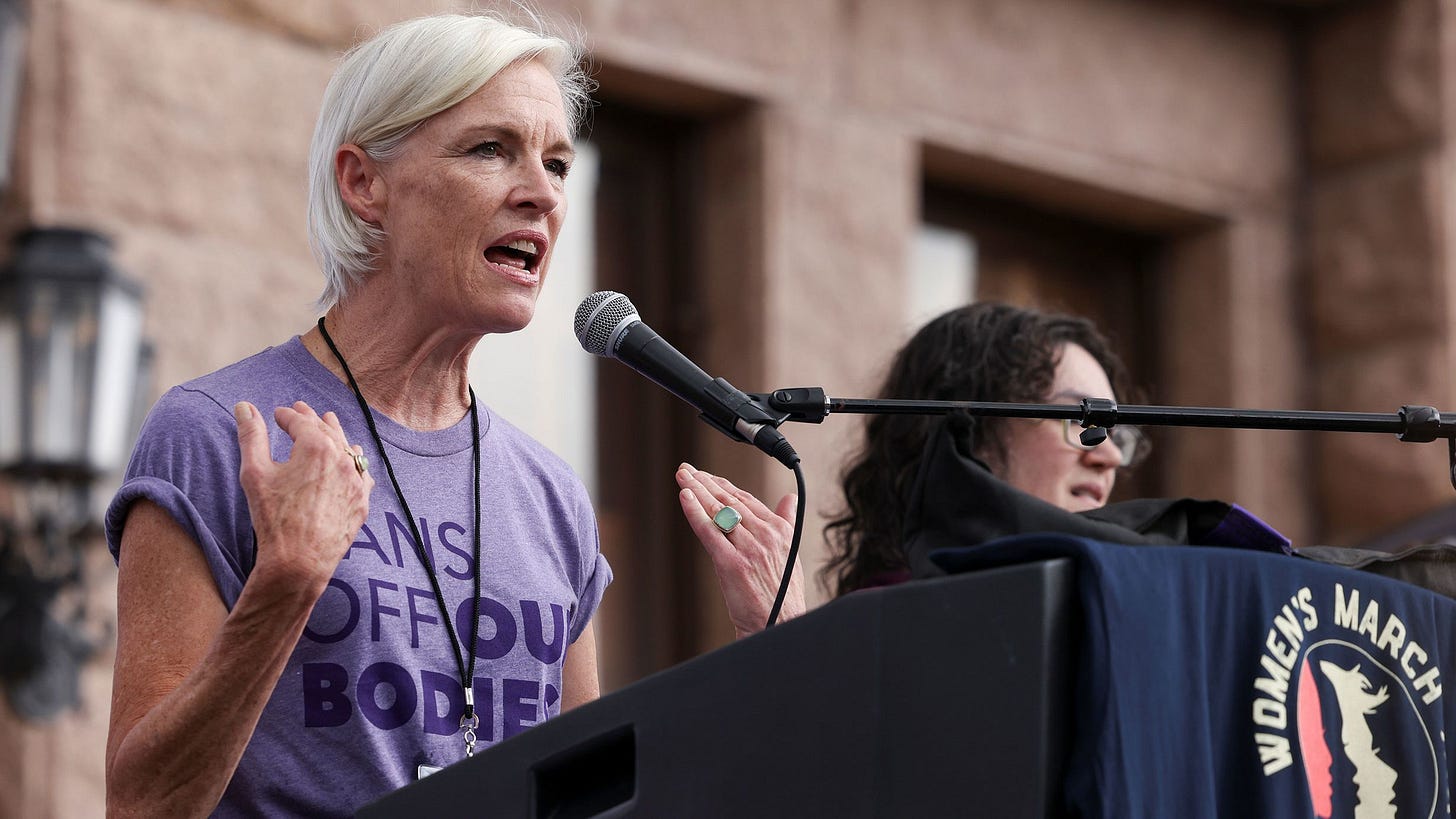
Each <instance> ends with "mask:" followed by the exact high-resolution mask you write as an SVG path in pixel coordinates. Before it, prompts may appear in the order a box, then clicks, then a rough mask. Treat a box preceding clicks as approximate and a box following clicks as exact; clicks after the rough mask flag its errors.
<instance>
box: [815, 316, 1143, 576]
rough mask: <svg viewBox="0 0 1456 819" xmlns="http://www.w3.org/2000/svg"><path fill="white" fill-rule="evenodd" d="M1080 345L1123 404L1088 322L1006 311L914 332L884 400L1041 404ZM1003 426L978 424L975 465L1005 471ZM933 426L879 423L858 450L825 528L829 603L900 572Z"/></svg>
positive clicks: (880, 419)
mask: <svg viewBox="0 0 1456 819" xmlns="http://www.w3.org/2000/svg"><path fill="white" fill-rule="evenodd" d="M1069 343H1070V344H1077V345H1080V346H1081V347H1082V348H1084V349H1085V350H1087V352H1089V353H1091V354H1092V357H1093V358H1094V359H1096V360H1097V363H1098V364H1100V365H1102V369H1103V370H1104V371H1106V373H1107V376H1108V380H1109V381H1111V383H1112V387H1113V390H1114V391H1115V392H1116V393H1117V394H1118V395H1126V394H1127V392H1126V384H1125V382H1126V380H1127V375H1126V371H1125V370H1124V368H1123V366H1122V362H1121V361H1120V360H1118V358H1117V356H1116V355H1114V354H1113V352H1112V348H1111V345H1109V344H1108V342H1107V339H1106V338H1104V337H1103V336H1102V334H1101V333H1099V332H1098V331H1097V328H1096V327H1094V326H1093V325H1092V322H1090V321H1088V320H1086V319H1083V318H1075V317H1073V316H1066V315H1061V314H1057V313H1043V312H1040V311H1037V310H1029V309H1024V308H1020V307H1013V306H1011V305H1007V304H998V303H994V302H981V303H977V304H971V305H967V306H965V307H958V308H956V309H954V310H951V311H950V312H947V313H944V314H942V315H940V316H939V317H937V318H935V319H934V320H932V321H931V322H930V323H929V324H926V325H925V326H924V327H922V328H920V330H919V331H918V332H916V333H915V335H914V337H912V338H911V339H910V341H909V342H908V343H906V344H905V346H904V347H902V348H901V349H900V351H899V352H898V353H896V354H895V358H894V360H893V361H892V362H891V364H890V371H889V374H888V375H887V376H886V378H885V382H884V385H883V386H881V388H880V391H879V397H881V398H887V399H888V398H905V399H917V400H924V401H1014V402H1019V403H1031V402H1037V401H1042V400H1044V399H1045V398H1046V397H1047V393H1048V391H1049V390H1050V389H1051V386H1052V381H1053V378H1054V376H1055V374H1056V368H1057V364H1058V363H1059V361H1060V358H1061V355H1060V353H1061V349H1062V346H1063V345H1064V344H1069ZM1006 421H1007V419H999V418H980V419H977V425H976V433H977V434H976V442H975V453H974V454H975V455H976V457H978V458H980V459H981V460H983V461H985V462H987V463H988V464H991V465H992V468H993V470H994V469H995V468H996V467H995V465H996V464H1001V463H1005V459H1006V450H1005V442H1004V434H1003V429H1004V425H1005V423H1006ZM939 423H940V419H939V418H938V417H937V416H924V415H876V416H873V417H872V418H871V419H870V421H869V423H867V424H866V425H865V439H864V444H863V445H862V446H861V447H860V449H859V450H858V452H856V453H855V455H854V456H853V457H852V458H851V459H850V461H849V462H848V463H847V464H846V465H845V468H844V472H843V474H842V476H841V481H842V483H843V488H844V501H845V509H844V510H843V511H842V512H841V513H840V514H839V516H838V517H836V518H834V519H833V520H831V521H830V522H829V524H828V525H827V526H826V527H825V530H824V532H825V536H826V537H827V538H828V540H829V548H830V559H829V563H828V564H827V565H825V567H824V569H823V572H822V574H821V580H822V581H823V582H825V583H826V585H830V584H831V583H832V586H833V588H832V591H833V592H834V593H835V595H836V596H837V595H842V594H847V593H849V592H851V591H854V590H855V589H858V588H862V587H864V586H865V585H867V584H870V583H871V582H872V581H873V580H874V578H875V577H876V576H877V575H881V574H885V573H890V572H895V571H898V570H903V569H905V568H906V562H905V555H904V553H903V552H902V551H901V543H900V538H901V532H902V530H903V526H904V523H905V500H906V499H905V493H906V490H907V489H908V488H909V483H910V482H911V481H912V480H914V478H915V473H916V470H917V468H918V467H919V461H920V453H921V451H922V450H923V449H924V448H925V442H926V439H927V438H928V437H929V436H930V435H931V434H932V432H933V430H934V429H935V428H936V426H937V425H938V424H939Z"/></svg>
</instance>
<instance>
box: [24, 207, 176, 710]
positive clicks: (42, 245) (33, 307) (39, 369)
mask: <svg viewBox="0 0 1456 819" xmlns="http://www.w3.org/2000/svg"><path fill="white" fill-rule="evenodd" d="M141 332H142V291H141V288H140V287H139V286H138V285H137V284H136V283H135V282H133V281H132V280H130V279H129V278H127V277H126V276H125V275H123V273H122V272H121V270H120V269H119V268H118V267H117V266H116V264H115V263H114V262H113V261H112V258H111V242H110V241H109V240H107V239H106V237H104V236H102V235H100V234H98V233H95V232H93V231H88V230H81V229H76V228H64V227H57V228H39V229H31V230H27V231H25V232H24V233H22V234H21V235H20V237H19V238H18V240H17V242H16V247H15V252H14V254H13V256H12V258H11V261H10V263H9V264H8V265H6V266H5V267H3V268H0V475H3V476H4V477H5V478H6V479H7V480H6V482H5V486H4V487H0V500H7V501H9V503H8V508H6V509H4V511H3V513H0V684H3V686H4V688H5V690H6V694H7V698H8V699H9V701H10V705H11V707H12V708H13V709H14V711H15V712H16V713H17V714H19V715H20V716H22V717H25V718H29V719H46V718H49V717H52V716H54V715H56V714H58V713H60V712H61V711H62V710H64V709H65V708H67V707H70V706H73V705H75V704H76V703H77V702H78V701H79V676H80V671H81V668H82V667H83V666H84V664H85V662H86V660H87V659H88V658H89V657H90V656H91V655H92V654H93V653H94V651H95V650H96V649H97V648H98V647H99V646H100V645H102V644H103V643H104V642H106V641H107V640H108V639H109V638H108V637H107V636H106V634H107V633H108V632H109V631H110V626H109V625H107V624H102V625H101V628H100V630H101V635H100V636H97V635H96V634H95V632H96V631H97V629H96V627H95V625H96V624H95V623H93V622H92V621H91V619H90V617H89V616H88V613H87V610H88V607H87V605H86V602H87V600H86V598H87V594H86V591H87V590H86V588H85V566H86V559H85V558H86V550H85V545H86V543H87V542H88V541H94V539H95V536H96V525H95V522H94V515H93V514H92V504H91V502H90V500H91V490H92V488H93V486H94V485H95V484H96V482H97V481H99V480H101V479H103V478H106V477H107V476H111V475H114V474H116V473H117V472H118V471H120V469H121V467H122V465H123V463H124V458H125V457H126V454H127V450H128V449H129V447H130V444H131V440H132V435H133V432H134V430H135V429H136V421H137V418H138V416H137V412H136V409H137V406H138V405H139V404H141V403H142V402H141V401H139V400H138V393H139V389H138V387H139V384H140V383H141V382H142V378H143V376H142V374H141V372H142V367H143V366H144V365H145V363H146V362H147V361H148V360H149V356H148V355H147V353H146V351H145V345H144V343H143V341H142V335H141Z"/></svg>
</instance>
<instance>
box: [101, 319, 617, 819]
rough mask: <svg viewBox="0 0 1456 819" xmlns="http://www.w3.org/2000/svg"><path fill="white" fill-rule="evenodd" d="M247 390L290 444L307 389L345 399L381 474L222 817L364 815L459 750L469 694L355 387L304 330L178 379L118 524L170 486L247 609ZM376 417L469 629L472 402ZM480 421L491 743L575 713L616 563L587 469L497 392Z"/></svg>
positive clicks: (282, 442) (277, 446)
mask: <svg viewBox="0 0 1456 819" xmlns="http://www.w3.org/2000/svg"><path fill="white" fill-rule="evenodd" d="M366 397H367V395H366ZM240 400H247V401H251V402H252V403H253V404H254V405H255V406H257V407H258V408H259V409H260V410H261V411H262V413H263V415H264V417H265V418H267V419H268V425H269V434H270V440H271V443H272V451H273V459H274V460H275V461H283V460H286V459H287V458H288V455H289V452H290V450H291V448H292V441H291V440H290V439H289V437H288V435H287V434H286V433H284V432H283V431H282V430H281V429H279V428H278V427H277V426H276V425H275V424H274V423H273V421H272V409H273V408H274V407H278V406H287V405H290V404H292V403H293V402H294V401H298V400H302V401H305V402H307V403H308V404H309V406H311V407H313V408H314V410H315V411H317V412H318V413H319V414H323V413H324V412H325V411H327V410H333V411H334V412H335V413H337V414H338V416H339V420H340V422H341V423H342V424H343V427H344V432H345V434H346V435H347V437H348V440H349V441H350V442H351V443H357V444H360V445H361V446H363V448H364V452H365V454H366V455H367V456H368V458H369V462H370V469H371V471H372V472H373V474H374V477H375V481H376V483H375V486H374V491H373V494H372V495H371V496H370V498H369V517H368V520H367V521H366V523H365V524H364V526H363V528H362V529H361V530H360V532H359V534H358V536H357V539H356V540H355V542H354V544H353V547H352V548H351V549H350V550H349V552H348V553H347V554H346V555H345V557H344V559H343V560H342V561H340V563H339V568H338V570H337V571H335V572H334V576H333V578H332V579H331V580H330V581H329V584H328V587H327V588H326V589H325V591H324V593H323V595H322V597H320V598H319V601H318V604H317V605H316V606H315V607H314V610H313V613H312V615H311V616H310V618H309V622H308V626H307V628H306V629H305V630H304V632H303V637H302V638H300V640H299V642H298V645H297V646H296V647H295V648H294V650H293V654H292V656H291V657H290V658H289V660H288V665H287V667H285V668H284V670H283V675H282V677H281V678H280V679H279V681H278V686H277V687H276V688H275V689H274V691H273V695H272V697H271V698H270V699H269V700H268V704H267V706H266V707H265V709H264V711H263V714H262V718H261V719H260V720H259V723H258V727H257V730H256V731H255V732H254V733H253V737H252V740H251V742H250V743H249V744H248V748H247V750H246V751H245V752H244V754H243V758H242V760H241V762H240V763H239V764H238V768H237V772H236V773H235V774H234V776H233V778H232V781H231V783H230V784H229V786H228V789H227V792H226V793H225V794H224V796H223V799H222V802H221V804H220V805H219V807H218V810H217V814H216V815H222V816H232V815H250V816H256V815H297V816H323V815H334V814H341V815H348V814H350V813H352V812H353V811H354V810H355V809H356V808H358V807H359V806H361V805H363V804H366V803H368V802H370V801H372V800H373V799H376V798H378V797H379V796H381V795H383V794H385V793H387V792H389V791H391V790H393V789H395V788H398V787H400V786H402V785H404V784H406V783H408V782H409V781H411V780H412V779H413V778H414V775H415V769H416V766H417V765H418V764H421V763H425V764H431V765H447V764H450V763H453V762H456V761H459V760H460V758H461V757H462V756H463V740H462V738H461V734H460V732H459V722H460V715H461V713H462V712H463V709H464V704H465V700H464V694H463V690H462V688H461V686H460V676H459V672H458V671H457V666H456V663H455V656H454V654H453V652H452V651H451V648H450V645H449V638H448V637H447V635H446V632H445V628H444V626H443V625H442V624H441V622H440V610H439V606H438V605H437V603H436V600H435V594H434V592H433V591H432V590H431V587H430V581H429V579H428V577H427V576H426V574H425V571H424V568H423V567H422V566H421V565H420V560H419V557H418V556H417V554H416V550H415V548H414V546H413V545H412V544H413V539H412V537H411V535H410V532H409V526H408V524H407V523H405V519H404V516H403V513H402V512H401V509H400V505H399V501H398V499H397V498H396V497H395V493H394V490H393V488H392V487H391V485H390V482H389V478H388V475H387V474H386V472H385V469H384V464H383V462H382V461H381V459H380V457H379V453H378V452H377V451H376V448H375V445H374V443H373V441H372V440H371V438H370V436H369V431H368V428H367V427H366V426H365V423H364V419H363V416H362V415H361V414H360V411H359V406H358V403H357V401H356V400H355V398H354V394H353V392H352V391H351V390H350V389H349V387H348V386H347V385H346V384H344V383H343V382H341V381H339V380H338V379H337V378H336V377H334V375H333V374H332V373H330V372H329V371H328V370H327V369H325V368H324V366H323V365H322V364H320V363H319V362H318V361H317V360H316V359H315V358H314V357H313V356H312V355H311V354H310V353H309V352H308V351H307V350H306V349H305V348H304V346H303V344H302V342H300V340H299V339H298V338H296V337H295V338H293V339H291V340H290V341H288V342H287V343H285V344H283V345H281V346H278V347H272V348H269V349H267V350H264V351H263V352H261V353H259V354H257V355H255V356H253V357H251V358H248V359H246V360H244V361H241V362H238V363H237V364H234V365H232V366H230V367H226V368H224V369H222V370H219V371H217V372H215V373H212V374H211V375H207V376H203V377H202V378H199V379H197V380H195V381H191V382H188V383H186V384H183V385H181V386H179V387H175V388H173V389H172V390H170V391H169V392H168V393H167V394H166V395H164V396H163V397H162V399H161V400H160V401H158V402H157V405H156V406H155V407H154V408H153V409H152V411H151V413H150V414H149V415H148V417H147V421H146V424H145V425H144V426H143V428H142V432H141V436H140V439H139V440H138V442H137V445H136V449H135V451H134V452H133V453H132V458H131V463H130V465H129V466H128V467H127V472H126V480H125V482H124V483H123V484H122V487H121V489H120V491H119V492H118V493H117V495H116V498H115V499H114V500H113V501H112V503H111V506H110V508H109V509H108V510H107V514H106V537H107V540H108V542H109V543H110V546H111V551H112V554H113V555H116V554H117V553H118V551H119V549H120V543H121V529H122V525H123V523H125V520H126V514H127V510H128V508H129V507H130V505H131V504H132V502H133V501H135V500H137V499H139V498H145V499H147V500H149V501H152V502H153V503H156V504H157V505H158V506H160V507H161V508H162V509H165V510H166V511H167V512H168V513H169V514H170V515H171V516H172V517H173V518H174V519H175V520H176V521H177V522H178V523H179V524H180V525H181V526H182V528H183V530H184V531H186V532H187V533H188V534H189V535H190V536H191V537H192V539H193V540H194V541H196V543H197V544H198V545H199V547H200V548H201V549H202V553H203V556H204V557H205V558H206V559H207V563H208V566H209V567H210V569H211V572H212V576H213V579H214V580H215V581H216V583H217V589H218V592H219V593H220V594H221V595H222V599H223V602H224V603H226V604H227V606H228V608H229V610H231V608H232V606H233V605H234V604H235V603H236V602H237V599H238V595H239V594H241V592H242V589H243V584H244V583H245V582H246V581H247V578H248V574H249V572H250V571H251V570H252V567H253V563H254V557H255V544H254V541H253V533H252V524H251V520H250V518H249V514H248V508H247V501H246V499H245V497H244V495H243V491H242V488H241V486H240V485H239V483H238V479H237V475H238V467H239V455H238V444H237V426H236V423H235V422H234V420H233V415H232V407H233V404H235V403H236V402H238V401H240ZM374 419H375V423H376V424H377V426H378V428H379V434H380V436H381V437H382V438H383V439H384V444H385V447H386V450H387V451H388V454H389V459H390V461H391V462H392V463H393V465H394V470H395V474H396V475H397V476H398V478H399V484H400V488H401V489H402V491H403V492H404V495H405V499H406V500H407V501H408V502H409V506H410V509H411V511H412V512H413V513H414V515H415V517H416V520H417V521H418V523H419V528H420V535H421V538H422V539H423V540H424V545H425V549H426V551H427V553H428V554H429V555H430V556H431V560H432V562H433V564H434V566H435V569H436V574H437V577H438V579H439V581H440V586H441V589H442V592H443V594H444V597H445V602H446V610H447V611H449V612H450V616H451V618H452V622H453V624H454V626H455V629H456V634H457V635H460V638H461V639H468V636H467V635H468V634H469V632H470V622H469V621H470V596H471V591H472V589H471V584H472V576H473V566H472V562H473V561H472V557H471V550H472V548H473V543H472V529H473V527H474V496H473V493H472V491H471V486H470V476H471V474H472V471H473V466H472V451H471V440H470V437H471V436H470V417H469V414H467V415H466V417H465V418H464V419H462V420H461V421H460V422H459V423H457V424H455V425H454V426H452V427H450V428H448V429H444V430H439V431H436V432H418V431H415V430H412V429H409V428H407V427H404V426H402V425H400V424H398V423H395V422H394V421H392V420H390V419H389V418H387V417H385V416H383V415H382V414H380V413H378V412H375V413H374ZM480 433H481V435H480V445H481V463H480V484H481V486H480V497H481V564H482V566H483V567H484V571H483V572H482V574H481V580H480V594H481V599H480V604H479V605H480V619H479V634H478V638H477V644H476V646H477V648H476V666H475V674H474V685H473V688H474V691H475V704H476V710H477V713H479V714H480V720H481V725H480V728H479V729H477V734H478V738H479V743H480V744H479V745H477V747H478V748H480V747H485V746H488V745H490V744H492V743H494V742H498V741H500V740H501V739H504V738H507V737H510V736H512V735H514V734H517V733H520V732H521V731H523V730H525V729H526V728H529V727H530V726H532V725H534V724H536V723H538V722H541V721H542V720H545V719H546V718H548V717H550V716H553V715H555V714H557V713H559V711H560V709H561V662H562V657H563V655H564V653H565V649H566V647H567V646H568V645H569V644H570V643H572V642H574V641H575V640H576V638H577V637H578V636H579V635H580V634H581V632H582V631H583V629H585V628H586V626H587V624H588V622H589V621H590V620H591V617H592V614H593V613H594V612H595V611H596V608H597V604H598V603H599V602H600V601H601V597H602V592H603V591H604V590H605V589H606V586H607V584H608V583H610V582H611V578H612V572H611V569H610V567H608V565H607V562H606V560H605V559H604V558H603V557H602V556H601V553H600V550H599V547H598V542H597V529H596V519H595V517H594V515H593V512H592V507H591V503H590V501H589V500H588V498H587V494H586V491H585V489H584V488H583V486H582V484H581V481H580V480H578V479H577V477H576V476H575V475H574V474H573V473H572V471H571V469H570V468H569V467H568V466H567V465H566V464H565V463H564V462H563V461H562V460H561V459H560V458H558V457H556V456H555V455H553V454H552V453H551V452H549V451H548V450H547V449H546V448H545V447H543V446H541V445H540V444H539V443H537V442H536V441H534V440H532V439H531V438H530V437H528V436H527V435H526V434H525V433H523V432H521V431H520V430H519V429H517V428H516V427H514V426H512V425H511V424H510V423H508V422H506V421H505V420H504V419H502V418H501V417H500V416H498V415H496V414H494V413H492V412H490V411H489V409H487V408H486V407H484V406H482V407H480ZM340 457H343V454H342V453H340ZM218 718H219V719H227V718H228V717H227V715H225V714H221V715H219V717H218ZM197 730H199V731H207V730H210V729H209V727H208V726H206V725H199V726H197Z"/></svg>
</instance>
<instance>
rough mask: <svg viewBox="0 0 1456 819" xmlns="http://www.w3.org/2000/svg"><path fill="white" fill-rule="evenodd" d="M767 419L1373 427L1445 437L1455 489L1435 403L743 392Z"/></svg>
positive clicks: (1407, 435)
mask: <svg viewBox="0 0 1456 819" xmlns="http://www.w3.org/2000/svg"><path fill="white" fill-rule="evenodd" d="M748 397H749V399H751V400H752V401H753V402H754V403H755V404H758V405H759V406H761V407H763V408H764V409H765V410H766V411H767V413H768V414H769V416H770V417H771V418H772V419H774V420H772V421H771V422H770V423H772V424H773V425H774V426H778V425H779V424H782V423H784V422H785V421H796V422H802V423H810V424H818V423H822V422H823V421H824V419H825V418H826V417H828V416H829V415H830V414H831V413H835V412H839V413H852V414H862V415H863V414H888V415H945V414H948V413H951V412H966V413H969V414H971V415H975V416H986V417H991V418H1051V419H1056V420H1061V419H1070V420H1073V421H1076V422H1077V423H1078V424H1080V425H1081V426H1082V428H1083V429H1082V433H1081V439H1082V443H1083V444H1086V445H1088V446H1093V445H1096V444H1099V443H1101V442H1102V441H1103V440H1105V439H1106V438H1107V430H1109V429H1111V428H1113V427H1115V426H1117V425H1118V424H1120V423H1122V424H1129V425H1140V426H1173V427H1216V428H1222V429H1298V430H1317V431H1323V432H1379V433H1386V434H1391V435H1395V436H1396V437H1397V438H1398V439H1399V440H1401V441H1406V442H1409V443H1428V442H1430V441H1434V440H1436V439H1437V438H1445V439H1446V447H1447V461H1448V463H1449V464H1450V466H1449V471H1450V478H1451V486H1452V487H1453V488H1456V420H1445V419H1442V418H1441V413H1440V411H1439V410H1437V409H1436V408H1435V407H1427V406H1420V405H1406V406H1403V407H1401V408H1400V411H1399V412H1395V413H1379V412H1313V411H1305V410H1245V409H1225V408H1221V407H1167V406H1153V405H1135V404H1134V405H1127V406H1121V407H1119V406H1118V405H1117V402H1115V401H1113V400H1111V399H1107V398H1084V399H1082V402H1081V403H1080V404H1016V403H1009V402H1001V401H913V400H901V399H874V400H870V399H863V398H830V397H829V396H828V395H826V394H825V393H824V390H823V389H822V388H820V387H794V388H790V389H782V390H774V391H773V392H771V393H749V395H748Z"/></svg>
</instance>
